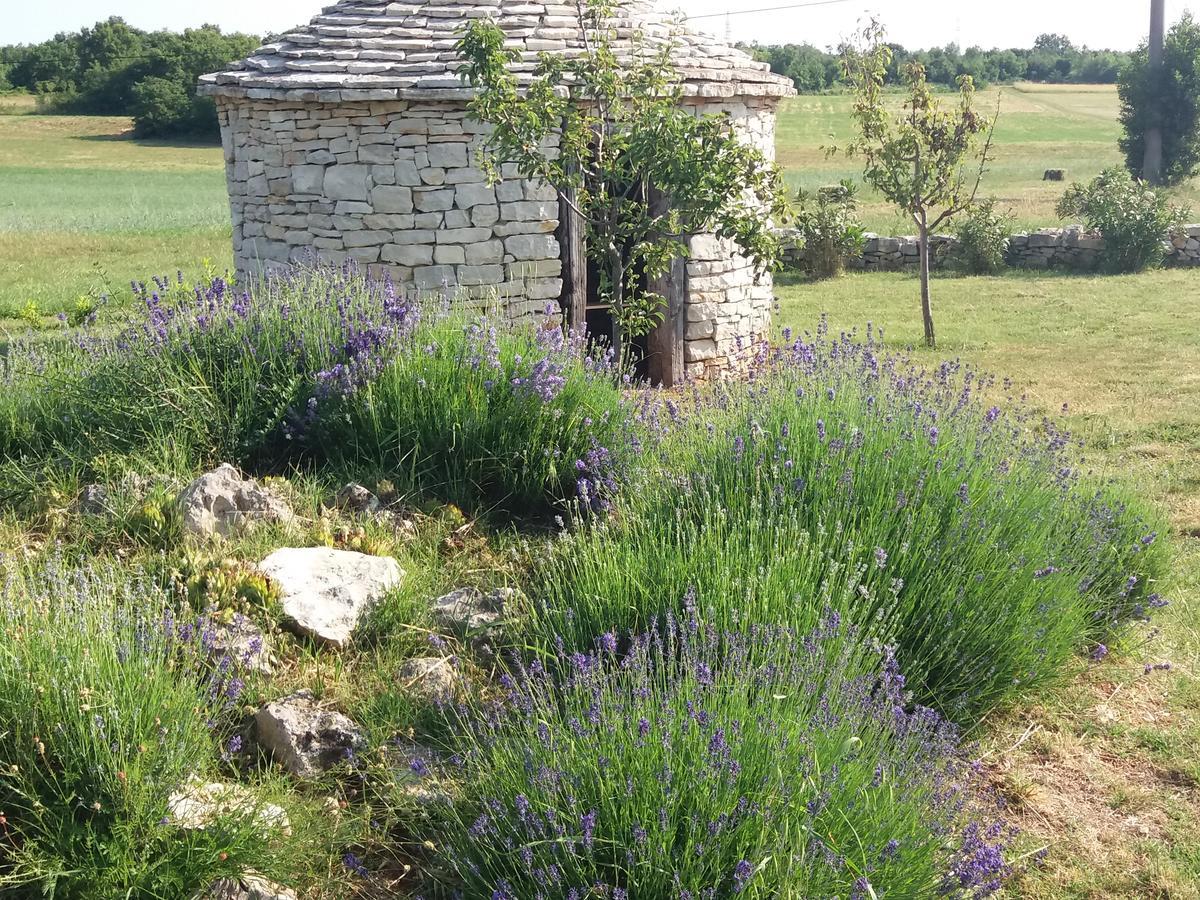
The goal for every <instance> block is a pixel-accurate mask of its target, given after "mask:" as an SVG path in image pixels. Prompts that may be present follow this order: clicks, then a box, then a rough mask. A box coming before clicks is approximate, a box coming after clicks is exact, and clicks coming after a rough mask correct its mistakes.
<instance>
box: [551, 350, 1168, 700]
mask: <svg viewBox="0 0 1200 900" xmlns="http://www.w3.org/2000/svg"><path fill="white" fill-rule="evenodd" d="M994 390H995V388H994V386H993V385H992V383H991V381H990V380H989V379H988V378H986V377H985V376H983V375H981V374H979V373H977V372H975V371H973V370H970V369H966V368H964V367H962V366H961V365H960V364H957V363H945V364H943V365H941V366H939V367H938V368H937V369H936V370H934V371H931V372H927V371H923V370H920V369H917V368H916V367H914V366H912V365H911V364H909V363H908V362H907V360H905V359H904V358H903V357H898V356H887V355H883V354H882V351H881V348H880V346H879V345H878V344H877V343H876V342H875V341H874V340H872V339H871V336H870V335H869V336H868V339H867V340H866V341H861V342H860V341H857V340H855V339H853V338H852V337H850V336H847V335H842V336H841V337H840V338H838V339H835V340H829V341H826V340H825V336H824V334H823V332H822V331H819V332H818V335H817V337H816V338H815V339H814V340H809V341H805V340H797V341H795V342H793V343H791V345H790V346H787V347H786V348H781V349H780V350H779V351H778V352H777V353H775V354H774V355H772V356H770V357H768V358H766V359H764V360H762V361H761V363H760V365H759V367H758V369H757V371H756V372H755V373H754V375H753V378H752V381H751V382H750V383H748V384H728V385H724V386H722V387H721V388H720V389H718V390H714V391H713V392H711V393H701V392H697V394H696V395H695V397H694V399H693V400H692V401H691V403H690V404H688V405H687V406H686V407H685V408H680V407H677V406H675V405H674V403H672V402H671V401H670V400H661V401H659V400H650V401H647V405H646V407H645V408H644V410H643V413H642V415H643V418H644V419H645V420H646V421H647V427H648V429H650V430H651V431H652V434H654V435H655V436H656V437H655V438H654V439H651V440H648V441H647V444H648V445H649V446H648V449H647V451H646V452H647V454H648V455H649V459H648V460H647V461H646V462H645V464H644V467H645V470H646V471H647V476H646V477H645V479H644V480H643V481H642V482H639V483H638V484H637V485H636V486H635V489H631V490H629V491H627V492H625V493H624V494H623V495H622V497H621V498H620V499H619V501H618V504H617V509H616V514H615V515H614V516H613V517H612V519H611V521H609V522H606V523H600V524H596V525H593V526H588V527H582V528H579V529H577V530H576V532H575V533H573V534H571V535H569V536H567V537H565V538H563V539H562V540H560V541H557V542H556V543H555V544H554V545H553V547H552V549H551V551H550V552H549V553H548V554H547V555H546V557H545V558H544V559H542V560H541V561H540V562H539V563H538V566H537V571H536V572H535V574H534V576H533V578H532V579H531V583H532V586H531V590H532V591H533V592H535V593H536V594H537V595H538V596H539V597H540V599H541V603H539V604H538V605H537V606H536V607H535V610H534V615H535V616H536V617H538V619H539V624H538V626H537V628H538V630H539V631H540V633H541V634H542V635H543V641H544V642H546V643H548V642H549V641H550V636H552V635H557V634H561V635H563V637H564V638H565V639H566V640H567V642H568V644H569V645H571V646H575V647H580V646H582V647H589V646H591V641H592V640H593V639H594V637H595V636H596V635H597V634H599V633H601V632H602V631H604V630H606V629H608V628H610V627H614V626H615V627H618V628H627V629H630V630H641V629H643V628H645V627H647V624H648V623H649V621H650V620H651V619H652V618H653V617H654V616H656V615H661V614H662V613H663V611H664V610H668V609H670V608H671V607H672V605H673V601H674V599H675V598H677V597H679V596H681V595H682V594H683V593H684V592H685V591H687V590H688V589H690V588H694V589H695V590H697V591H698V592H699V594H700V596H702V597H705V598H708V601H709V603H710V608H709V613H710V615H711V616H712V617H713V619H714V622H715V623H716V624H717V625H718V626H720V627H723V628H733V627H736V626H738V625H739V624H744V623H747V622H750V623H766V622H770V623H786V624H788V625H790V626H792V627H795V628H801V629H803V628H809V627H812V626H813V625H814V623H815V621H816V618H817V616H818V614H819V611H820V610H821V608H822V607H824V606H825V605H827V604H832V605H834V606H835V608H837V609H838V610H839V611H841V612H843V613H844V614H845V615H847V617H848V618H849V619H850V620H851V621H853V622H854V623H856V624H857V625H859V626H860V627H861V628H862V629H863V631H864V632H865V633H867V635H868V636H869V637H871V638H874V639H877V640H880V641H883V642H886V643H890V644H894V645H895V646H896V653H897V656H898V657H899V659H900V662H901V664H902V665H903V667H904V669H905V672H906V673H907V674H908V676H909V678H910V684H911V686H912V688H913V690H914V692H915V694H916V697H917V699H918V700H919V701H920V702H923V703H926V704H928V705H931V706H934V707H935V708H937V709H938V710H939V711H941V712H942V713H943V714H944V715H947V716H949V717H951V718H954V719H955V720H957V721H960V722H964V723H971V722H974V721H975V720H976V718H977V716H978V715H980V714H981V713H982V712H984V711H986V710H987V709H989V708H991V707H992V706H994V705H995V704H997V703H999V702H1002V701H1004V700H1006V699H1008V698H1011V697H1013V696H1014V695H1016V694H1019V693H1020V692H1023V691H1026V690H1029V689H1031V688H1033V687H1035V686H1037V685H1038V684H1040V683H1043V682H1045V681H1047V680H1049V679H1052V678H1054V677H1055V676H1056V675H1057V674H1058V673H1060V672H1061V671H1062V669H1063V667H1064V665H1065V664H1066V663H1067V662H1068V661H1069V660H1070V659H1071V657H1072V653H1073V652H1074V651H1076V650H1077V649H1081V648H1083V647H1084V646H1085V645H1087V644H1088V642H1089V641H1095V640H1099V638H1100V637H1101V636H1102V635H1104V634H1105V633H1106V632H1107V631H1108V630H1109V629H1113V628H1117V627H1119V626H1120V625H1121V624H1122V623H1124V622H1126V621H1128V620H1129V619H1130V618H1141V617H1144V616H1145V615H1146V613H1147V612H1148V610H1149V609H1150V608H1151V607H1152V606H1154V605H1156V604H1158V603H1160V602H1161V601H1160V600H1159V599H1158V598H1157V596H1155V595H1153V594H1152V593H1151V592H1152V590H1153V581H1154V580H1155V578H1157V577H1158V576H1159V575H1160V574H1161V573H1162V571H1163V569H1164V553H1163V551H1162V547H1161V546H1160V544H1159V542H1158V541H1157V540H1156V538H1155V533H1154V532H1155V528H1154V526H1153V524H1151V523H1150V522H1149V521H1147V517H1145V516H1143V515H1142V514H1140V513H1139V511H1138V507H1137V506H1136V505H1130V504H1127V503H1126V502H1125V501H1124V499H1123V498H1122V497H1121V496H1120V495H1119V494H1116V493H1114V492H1112V491H1110V490H1100V489H1098V488H1096V487H1095V486H1093V485H1090V484H1088V483H1087V482H1086V481H1084V480H1082V479H1081V478H1080V476H1079V475H1078V473H1077V471H1076V470H1075V468H1074V464H1073V460H1072V458H1071V456H1070V454H1069V453H1068V452H1067V451H1066V445H1067V442H1068V437H1067V435H1065V434H1063V433H1062V432H1061V431H1059V430H1058V429H1057V428H1056V427H1055V426H1054V424H1053V423H1052V422H1050V421H1048V420H1046V421H1040V422H1039V420H1038V419H1037V418H1036V417H1034V416H1032V415H1031V414H1030V413H1029V412H1028V411H1027V410H1024V409H1022V408H1021V407H1020V406H1011V405H1010V406H1008V407H1007V408H1006V409H1005V410H1001V409H1000V408H999V407H997V406H992V405H991V403H990V400H989V399H987V398H989V396H990V395H991V394H992V392H993V391H994ZM847 580H849V581H851V582H852V583H854V584H856V585H857V587H856V590H855V592H854V593H853V594H849V595H845V596H843V595H841V594H838V593H837V592H836V589H837V587H838V585H841V584H844V583H845V582H846V581H847Z"/></svg>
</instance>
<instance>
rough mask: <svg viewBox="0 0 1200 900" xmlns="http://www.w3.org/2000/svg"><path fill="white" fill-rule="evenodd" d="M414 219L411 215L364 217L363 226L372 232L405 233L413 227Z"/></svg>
mask: <svg viewBox="0 0 1200 900" xmlns="http://www.w3.org/2000/svg"><path fill="white" fill-rule="evenodd" d="M413 219H414V217H413V216H410V215H396V214H375V215H369V216H363V224H364V225H365V226H367V228H370V229H371V230H372V231H379V230H381V229H383V230H387V231H405V230H407V229H411V228H412V227H413Z"/></svg>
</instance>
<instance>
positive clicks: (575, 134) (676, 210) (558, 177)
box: [456, 0, 786, 353]
mask: <svg viewBox="0 0 1200 900" xmlns="http://www.w3.org/2000/svg"><path fill="white" fill-rule="evenodd" d="M577 8H578V16H579V25H580V28H581V29H582V32H583V34H584V36H585V41H586V47H585V50H584V52H583V53H581V54H580V55H578V56H577V57H572V58H568V57H566V56H565V55H562V54H552V53H542V54H540V55H539V57H538V61H537V63H536V64H535V66H534V69H533V71H532V72H531V73H529V75H528V76H527V77H526V78H524V79H522V81H518V79H517V77H516V76H515V75H514V73H513V71H512V69H511V68H510V64H511V63H512V62H514V61H517V60H518V59H519V54H518V53H517V52H516V51H514V50H510V49H506V48H505V43H504V42H505V35H504V32H503V31H501V30H500V28H499V27H498V26H497V25H496V24H495V23H494V22H491V21H490V20H485V19H476V20H474V21H472V22H471V23H470V24H469V25H468V26H467V28H466V30H465V32H464V33H463V35H462V36H461V38H460V39H459V41H458V43H457V46H456V49H457V52H458V53H459V55H460V56H461V57H462V59H463V60H464V65H463V68H462V70H461V72H462V75H463V77H464V78H465V79H466V80H467V81H468V82H469V84H470V85H471V86H472V87H473V88H475V90H476V93H475V96H474V98H473V99H472V101H471V103H470V107H469V112H470V115H471V116H472V117H474V118H475V119H477V120H479V121H480V122H483V123H485V124H488V125H491V126H492V129H493V130H492V131H491V133H490V134H489V136H488V138H487V144H486V148H485V150H486V152H485V153H484V154H483V160H482V163H483V165H484V166H485V168H486V170H487V171H488V173H489V177H490V178H491V179H492V180H493V181H494V180H497V179H498V178H499V170H500V166H501V165H502V164H504V163H511V164H513V166H514V167H515V169H516V171H517V172H518V173H519V175H520V177H522V178H527V179H540V180H542V181H544V182H545V183H547V184H549V185H551V186H552V187H553V188H554V189H555V190H556V191H557V192H558V195H559V198H560V201H561V202H562V203H564V204H566V205H567V206H568V207H569V208H570V209H573V210H574V212H575V213H576V214H577V215H578V216H579V218H580V219H581V220H582V221H583V223H584V228H585V229H586V231H585V233H586V247H587V253H588V255H589V256H590V257H591V258H592V259H593V260H594V261H595V262H596V263H597V268H598V269H599V271H600V293H601V295H602V296H604V297H606V298H607V300H608V302H609V304H610V305H611V307H612V312H613V322H614V335H613V340H614V343H615V344H616V345H618V347H620V349H621V350H622V352H623V353H624V352H627V342H626V338H630V337H639V336H642V335H644V334H646V333H648V332H649V330H650V329H651V328H652V327H654V325H656V324H658V323H659V322H660V321H662V317H663V302H664V301H663V298H662V297H661V296H659V295H657V294H654V293H653V292H651V291H648V290H646V289H644V288H643V287H642V286H641V276H642V275H645V276H647V277H648V278H652V277H654V276H657V275H660V274H662V273H663V272H665V271H666V269H667V268H668V267H669V266H670V264H671V260H672V259H673V258H675V257H680V256H682V257H686V256H687V245H686V243H685V239H686V237H687V236H688V235H689V234H695V233H699V232H713V233H715V234H716V235H717V236H718V237H722V238H727V239H731V240H732V241H733V242H734V243H735V244H736V245H737V246H738V248H739V249H740V250H741V252H742V253H743V254H744V255H745V256H747V257H749V258H751V259H753V260H754V261H755V262H756V263H757V264H758V265H760V266H761V267H763V268H770V267H772V266H774V264H775V261H776V259H777V257H778V253H779V245H778V242H777V240H776V238H775V235H774V233H773V230H772V220H773V219H774V220H778V219H779V218H781V217H782V216H783V215H784V214H785V212H786V198H785V196H784V192H783V189H782V182H781V179H780V177H779V174H778V170H777V169H776V167H775V166H774V165H773V164H771V163H770V162H769V161H768V160H767V159H766V158H765V157H764V156H763V155H762V153H760V152H759V151H758V150H756V149H755V148H753V147H751V146H749V145H747V144H744V143H742V142H740V141H739V140H737V138H736V137H735V136H734V134H733V132H732V130H731V127H730V123H729V120H728V118H727V117H725V116H713V115H707V116H698V115H693V114H691V113H689V112H688V111H687V110H686V109H685V108H684V107H683V106H682V105H681V104H680V98H681V95H682V87H681V85H680V83H679V79H678V77H677V75H676V73H675V70H674V66H673V63H672V54H673V52H674V51H675V50H676V44H675V42H674V41H672V40H670V39H666V40H662V41H659V42H658V43H657V45H656V46H653V47H652V46H651V45H650V43H649V42H648V41H645V40H643V39H642V38H641V37H640V36H639V35H635V36H634V38H633V53H632V54H625V53H623V52H621V51H620V50H619V48H618V47H617V46H616V38H617V35H616V31H615V29H614V27H613V25H612V21H613V7H612V5H611V4H610V3H609V2H607V0H579V2H578V5H577ZM522 82H523V83H522ZM652 191H653V192H654V193H655V194H656V195H657V196H658V197H661V198H663V199H664V200H665V202H652V198H651V192H652Z"/></svg>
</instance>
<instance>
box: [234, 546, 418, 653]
mask: <svg viewBox="0 0 1200 900" xmlns="http://www.w3.org/2000/svg"><path fill="white" fill-rule="evenodd" d="M258 568H259V570H260V571H262V573H263V574H264V575H266V576H267V577H268V578H270V579H271V580H272V581H274V582H275V583H276V584H277V585H278V586H279V592H280V596H281V598H282V604H283V612H284V615H285V616H286V617H287V619H288V621H289V622H290V623H291V624H292V625H293V626H294V628H295V630H296V631H298V632H299V633H300V634H303V635H306V636H308V637H312V638H315V639H316V640H319V641H323V642H325V643H327V644H333V645H335V646H338V647H342V646H345V644H346V643H347V642H348V641H349V640H350V636H351V634H352V633H353V632H354V629H355V627H356V626H357V625H358V622H359V620H360V619H361V618H362V616H363V615H364V614H365V613H366V612H367V611H368V610H370V609H371V607H372V606H374V605H375V604H376V603H377V602H378V601H379V599H380V598H381V597H383V596H384V594H386V593H387V592H388V591H390V590H391V589H392V588H394V587H396V586H397V585H399V584H400V582H401V581H402V580H403V579H404V570H403V569H401V568H400V565H399V563H397V562H396V561H395V560H394V559H391V558H390V557H384V556H368V555H367V554H365V553H354V552H352V551H350V550H334V549H331V548H329V547H303V548H301V547H284V548H283V549H281V550H276V551H275V552H274V553H272V554H271V555H270V556H268V557H267V558H266V559H264V560H263V561H262V562H261V563H259V564H258Z"/></svg>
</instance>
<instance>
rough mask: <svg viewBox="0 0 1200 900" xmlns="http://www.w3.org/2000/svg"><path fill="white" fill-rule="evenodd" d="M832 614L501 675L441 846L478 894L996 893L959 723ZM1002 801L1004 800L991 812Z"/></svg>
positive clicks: (649, 641) (669, 628)
mask: <svg viewBox="0 0 1200 900" xmlns="http://www.w3.org/2000/svg"><path fill="white" fill-rule="evenodd" d="M857 637H858V636H857V635H855V634H854V633H853V629H849V628H847V627H846V626H845V625H844V624H842V623H840V622H839V620H838V617H837V616H836V614H829V615H827V616H826V617H825V618H824V620H823V621H822V622H821V624H820V625H819V627H818V628H817V629H816V630H815V631H813V632H812V633H810V634H807V636H806V635H805V634H804V633H799V634H797V633H796V632H793V631H790V630H786V629H782V628H778V627H773V626H761V627H754V628H752V629H750V630H749V631H747V632H737V633H729V632H718V631H715V630H712V629H710V628H709V627H707V626H705V625H701V624H700V623H699V621H697V619H696V616H695V610H694V609H691V608H689V609H688V610H687V615H686V616H685V618H684V620H683V621H682V622H681V623H679V624H676V622H675V620H674V619H668V620H667V622H666V624H665V626H663V627H658V628H655V629H654V630H652V631H651V632H649V633H647V634H644V635H641V636H638V637H634V638H631V639H626V640H622V641H618V639H617V638H616V637H615V636H614V635H613V634H611V633H609V634H606V635H604V636H603V637H602V638H601V639H600V640H599V641H598V642H597V643H598V649H597V650H595V651H593V652H589V653H586V654H578V653H577V654H573V655H568V654H567V653H565V652H560V654H559V657H558V659H557V660H555V663H554V666H553V668H554V669H555V670H556V671H557V672H558V673H559V674H557V675H549V674H547V671H546V669H545V668H543V667H542V666H541V665H536V664H535V665H534V666H532V667H531V668H529V669H527V670H526V669H521V670H519V671H518V673H517V674H516V675H515V677H513V678H510V679H507V680H506V687H507V696H506V697H505V698H504V700H502V701H500V702H499V703H498V704H496V706H494V707H490V708H489V707H484V708H482V709H480V710H479V711H478V712H477V713H474V714H473V713H472V712H469V711H463V712H461V713H460V715H461V716H462V718H463V719H464V720H465V724H466V725H467V733H468V740H467V745H468V749H467V752H465V753H464V754H463V756H462V759H461V762H462V769H461V774H462V779H461V780H462V785H463V790H464V797H463V798H462V801H461V802H460V803H459V804H458V805H457V806H456V807H455V812H454V816H453V818H452V822H451V824H450V826H449V828H448V829H447V831H446V833H445V834H444V835H443V836H442V837H441V839H440V840H439V843H440V844H441V845H442V846H443V847H444V848H445V851H444V857H445V859H446V861H447V865H448V867H449V868H450V869H451V870H452V871H453V872H454V873H455V874H456V875H457V876H458V878H459V879H461V881H462V883H463V885H464V888H465V895H466V896H470V897H493V898H498V900H517V898H520V900H534V898H550V897H574V898H583V897H607V898H612V900H618V898H640V897H663V898H665V897H695V898H701V897H729V896H733V895H737V896H739V897H743V896H744V897H747V898H767V897H854V898H859V900H866V898H868V897H875V896H879V897H934V896H944V897H983V896H986V895H988V894H990V893H992V891H994V890H995V889H996V888H997V887H998V886H999V884H1000V883H1001V881H1002V880H1003V878H1004V876H1005V875H1006V874H1007V871H1008V869H1007V866H1006V864H1005V860H1004V848H1005V845H1006V843H1007V841H1008V834H1007V833H1006V831H1005V829H1004V827H1003V825H1002V824H1001V823H999V822H997V821H995V819H994V813H995V807H994V805H992V804H989V803H987V802H986V801H983V800H982V799H981V798H980V796H979V795H978V794H977V793H976V790H975V789H976V783H975V782H976V779H975V777H974V772H973V770H972V768H971V767H970V766H969V765H968V764H967V762H966V760H965V759H964V758H963V757H962V756H961V755H960V754H959V752H958V751H957V750H956V736H955V733H954V731H953V729H951V728H950V727H948V726H947V725H946V724H945V723H944V722H943V721H942V720H941V719H939V718H938V716H937V715H936V714H934V713H933V712H932V711H930V710H928V709H923V708H919V707H918V708H916V709H913V710H912V711H906V708H905V698H904V694H903V689H902V688H903V684H904V679H903V677H901V676H900V674H899V672H898V670H897V669H896V667H895V663H894V660H893V659H892V658H891V657H890V655H888V654H887V653H884V654H883V656H882V658H881V657H880V655H879V654H872V653H870V652H864V651H863V650H862V643H861V641H859V640H857ZM989 805H990V806H991V809H990V812H989Z"/></svg>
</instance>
